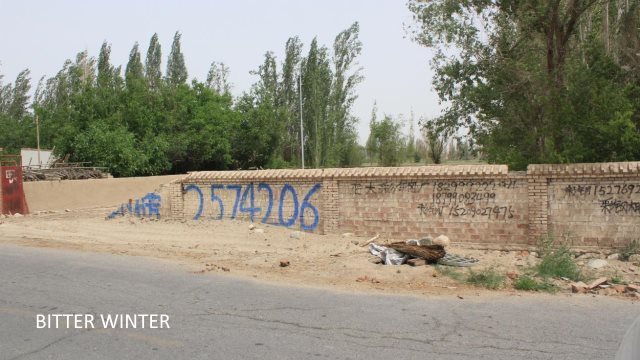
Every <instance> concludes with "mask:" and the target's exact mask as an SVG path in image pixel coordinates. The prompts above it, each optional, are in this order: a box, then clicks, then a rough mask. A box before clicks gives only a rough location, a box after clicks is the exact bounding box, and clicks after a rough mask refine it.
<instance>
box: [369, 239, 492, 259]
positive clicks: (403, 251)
mask: <svg viewBox="0 0 640 360" xmlns="http://www.w3.org/2000/svg"><path fill="white" fill-rule="evenodd" d="M377 238H378V235H376V236H375V237H373V238H371V239H370V240H369V241H367V242H366V243H368V244H369V252H370V253H371V254H372V255H375V256H376V257H378V258H379V259H380V261H379V263H384V264H385V265H402V264H405V263H407V264H409V265H411V266H420V265H426V264H427V263H435V262H437V263H438V264H441V265H448V266H473V265H475V264H477V263H478V262H480V260H478V259H474V258H467V257H464V256H459V255H454V254H448V253H447V252H446V251H445V249H444V248H445V246H446V245H448V244H449V238H448V237H446V236H444V235H440V236H438V237H437V238H436V240H442V239H443V240H445V241H438V242H436V241H435V240H432V238H431V237H429V236H428V237H425V238H422V239H420V240H415V239H409V240H407V241H406V242H393V243H390V244H382V245H378V244H376V243H374V242H373V241H375V240H376V239H377ZM372 262H373V261H372ZM376 263H378V262H376Z"/></svg>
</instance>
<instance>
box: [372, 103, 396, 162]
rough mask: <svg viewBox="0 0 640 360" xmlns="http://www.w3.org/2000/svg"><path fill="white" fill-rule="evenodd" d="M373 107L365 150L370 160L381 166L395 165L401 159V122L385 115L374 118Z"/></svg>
mask: <svg viewBox="0 0 640 360" xmlns="http://www.w3.org/2000/svg"><path fill="white" fill-rule="evenodd" d="M375 111H376V109H375V107H374V110H373V116H372V118H371V122H370V123H369V139H368V140H367V152H368V153H369V157H370V158H371V160H375V161H377V163H378V164H379V165H382V166H396V165H398V164H399V163H400V161H401V160H402V155H403V154H402V151H403V150H404V139H403V138H402V134H401V132H400V127H401V124H400V123H399V122H396V121H394V120H393V119H392V118H391V117H390V116H388V115H385V117H384V118H383V119H382V120H379V121H378V120H377V119H376V113H375Z"/></svg>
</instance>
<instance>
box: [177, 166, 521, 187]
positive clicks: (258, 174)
mask: <svg viewBox="0 0 640 360" xmlns="http://www.w3.org/2000/svg"><path fill="white" fill-rule="evenodd" d="M508 174H509V169H508V167H507V165H431V166H405V167H366V168H340V169H305V170H302V169H281V170H239V171H196V172H190V173H189V174H187V176H185V177H184V178H182V179H181V180H180V182H182V183H188V182H192V181H199V180H221V179H224V180H230V179H233V180H243V179H251V180H266V179H270V180H273V179H323V178H325V179H326V178H368V177H389V176H406V177H413V176H434V177H435V176H438V177H441V176H481V175H503V176H506V175H508Z"/></svg>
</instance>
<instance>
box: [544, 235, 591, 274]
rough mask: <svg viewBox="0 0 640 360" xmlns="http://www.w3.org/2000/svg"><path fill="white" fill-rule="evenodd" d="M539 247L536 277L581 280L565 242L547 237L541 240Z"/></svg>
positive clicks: (578, 270)
mask: <svg viewBox="0 0 640 360" xmlns="http://www.w3.org/2000/svg"><path fill="white" fill-rule="evenodd" d="M565 239H566V238H565ZM539 247H540V249H539V252H540V254H542V260H541V261H540V263H539V264H538V265H537V266H536V270H537V272H538V275H540V276H541V277H543V278H548V277H566V278H569V279H571V280H573V281H578V280H581V279H583V275H582V273H581V272H580V269H579V268H578V265H577V264H576V262H575V260H574V258H573V254H572V252H571V250H570V249H569V246H568V244H567V241H562V242H558V241H556V240H555V239H553V238H551V237H549V238H545V239H542V240H541V241H540V242H539Z"/></svg>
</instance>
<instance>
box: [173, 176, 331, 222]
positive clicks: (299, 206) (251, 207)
mask: <svg viewBox="0 0 640 360" xmlns="http://www.w3.org/2000/svg"><path fill="white" fill-rule="evenodd" d="M320 187H321V185H320V184H315V185H314V186H313V187H311V189H310V190H309V191H308V192H307V194H306V195H305V196H304V198H302V203H300V200H299V198H298V193H297V191H296V188H295V187H293V186H292V185H291V184H289V183H285V184H284V185H283V186H282V188H281V189H280V197H279V199H278V202H277V204H278V216H277V221H276V222H272V223H270V224H272V225H279V226H285V227H292V226H294V225H295V224H296V222H299V224H300V228H301V229H303V230H314V229H315V228H316V227H318V223H319V222H320V212H319V211H318V208H317V207H315V206H314V205H313V204H312V202H311V198H312V197H313V195H314V194H315V193H316V192H318V190H320ZM210 189H211V202H212V204H215V205H217V207H218V210H219V211H218V212H217V216H216V217H215V218H214V219H216V220H222V219H224V216H225V206H224V205H225V204H224V200H223V199H222V198H221V197H220V196H219V195H220V194H221V192H222V191H231V192H232V195H233V199H234V200H233V206H232V207H231V214H230V216H229V218H230V219H235V218H236V217H237V216H238V212H240V214H248V217H249V219H250V220H251V221H254V219H255V217H256V216H257V215H258V214H261V213H264V215H263V216H262V220H261V221H262V222H263V223H268V221H269V219H270V218H271V213H272V211H273V206H274V204H275V199H274V192H273V189H272V188H271V185H269V184H267V183H259V184H258V186H257V189H255V188H254V184H253V183H250V184H247V185H244V186H243V185H239V184H228V185H224V184H212V185H211V187H210ZM184 191H185V193H187V192H190V191H194V192H195V193H196V195H197V196H198V210H197V211H196V213H195V215H194V216H193V219H194V220H197V219H199V218H200V217H202V214H203V212H204V194H203V193H202V189H200V187H199V186H198V185H194V184H189V185H187V186H186V187H185V188H184ZM256 192H257V193H258V194H260V193H264V194H265V195H266V196H267V207H266V209H263V208H261V207H257V206H256V204H255V201H256V200H255V199H256ZM287 205H291V206H287ZM287 208H290V209H292V211H293V213H292V214H291V215H286V211H285V210H286V209H287ZM309 217H310V218H311V219H310V218H309Z"/></svg>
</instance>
